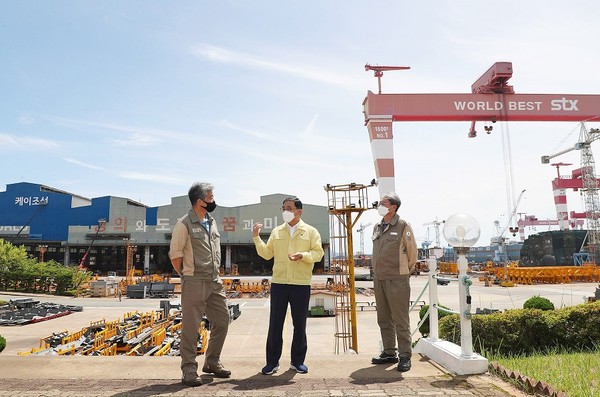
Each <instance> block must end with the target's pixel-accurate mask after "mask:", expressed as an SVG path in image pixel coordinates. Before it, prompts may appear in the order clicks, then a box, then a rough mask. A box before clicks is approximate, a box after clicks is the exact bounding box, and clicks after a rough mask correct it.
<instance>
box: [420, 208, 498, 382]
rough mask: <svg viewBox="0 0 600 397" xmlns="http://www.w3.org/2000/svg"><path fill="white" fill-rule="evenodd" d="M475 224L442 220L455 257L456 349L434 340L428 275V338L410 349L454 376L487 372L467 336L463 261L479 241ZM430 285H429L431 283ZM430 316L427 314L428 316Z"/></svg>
mask: <svg viewBox="0 0 600 397" xmlns="http://www.w3.org/2000/svg"><path fill="white" fill-rule="evenodd" d="M480 232H481V230H480V229H479V224H478V223H477V221H476V220H475V219H474V218H473V217H472V216H470V215H466V214H454V215H452V216H450V217H449V218H447V219H446V223H445V224H444V237H445V238H446V241H448V243H449V244H450V245H452V246H453V247H454V249H455V250H456V252H457V253H458V279H455V280H454V281H458V285H459V286H458V295H459V308H460V310H459V312H458V314H459V315H460V342H461V346H458V345H456V344H454V343H452V342H449V341H445V340H441V339H438V332H437V326H438V322H437V310H438V309H437V305H438V302H437V283H436V282H435V280H436V279H437V274H435V272H433V273H432V274H431V276H430V277H431V279H430V284H429V288H430V289H431V291H430V310H433V315H432V317H431V321H430V323H429V324H430V326H431V330H430V331H431V334H430V337H429V338H421V339H419V341H418V342H417V345H416V346H415V348H414V350H413V351H414V352H416V353H421V354H423V355H425V356H427V357H429V358H431V359H432V360H433V361H436V362H437V363H439V364H441V365H443V366H444V367H446V368H447V369H449V370H451V371H453V372H455V373H456V374H458V375H472V374H482V373H484V372H486V371H487V368H488V360H487V359H486V358H485V357H482V356H480V355H479V354H477V353H473V338H472V336H471V294H470V293H469V287H470V286H471V280H470V279H469V276H468V275H467V257H466V254H467V252H468V251H469V248H470V247H471V246H473V244H475V243H476V242H477V240H478V239H479V234H480ZM432 281H433V282H432ZM430 316H431V314H430Z"/></svg>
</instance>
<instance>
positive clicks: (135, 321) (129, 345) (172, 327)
mask: <svg viewBox="0 0 600 397" xmlns="http://www.w3.org/2000/svg"><path fill="white" fill-rule="evenodd" d="M177 318H178V316H177V315H172V316H169V317H167V318H165V317H164V312H163V311H158V312H155V311H152V312H147V313H141V314H140V313H138V312H129V313H126V314H124V315H123V321H119V320H118V319H117V320H115V321H111V322H107V321H105V320H99V321H92V322H90V326H89V327H86V328H83V329H81V330H79V331H76V332H73V333H68V332H67V331H64V332H61V333H54V334H52V335H50V336H48V337H45V338H41V339H40V347H39V348H33V349H31V350H30V351H26V352H19V353H18V355H21V356H26V355H47V354H52V355H55V354H58V355H78V356H81V355H86V356H87V355H102V356H116V355H127V356H142V355H145V356H162V355H173V353H171V348H172V347H173V345H174V344H176V341H177V340H178V338H179V335H180V333H181V322H180V321H177V322H176V319H177ZM198 337H199V343H198V354H204V353H205V351H206V348H207V344H208V330H207V329H206V327H205V324H204V322H202V323H201V325H200V328H199V329H198Z"/></svg>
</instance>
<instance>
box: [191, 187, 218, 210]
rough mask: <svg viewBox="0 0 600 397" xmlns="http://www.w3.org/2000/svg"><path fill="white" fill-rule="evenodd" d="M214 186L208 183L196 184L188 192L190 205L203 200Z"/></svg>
mask: <svg viewBox="0 0 600 397" xmlns="http://www.w3.org/2000/svg"><path fill="white" fill-rule="evenodd" d="M213 189H214V186H213V185H212V184H210V183H208V182H196V183H194V184H193V185H192V187H191V188H190V190H189V191H188V197H189V199H190V203H192V205H194V204H196V202H197V201H198V199H200V200H204V199H205V198H206V196H207V195H208V193H210V192H212V191H213Z"/></svg>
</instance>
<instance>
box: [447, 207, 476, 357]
mask: <svg viewBox="0 0 600 397" xmlns="http://www.w3.org/2000/svg"><path fill="white" fill-rule="evenodd" d="M480 233H481V229H480V228H479V223H477V221H476V220H475V218H473V217H472V216H471V215H467V214H454V215H452V216H450V217H449V218H448V219H447V220H446V223H445V224H444V238H445V239H446V241H448V244H450V245H451V246H452V247H454V249H455V250H456V253H457V254H458V260H457V262H456V263H457V264H458V299H459V308H460V347H461V356H462V357H464V358H471V356H473V338H472V336H471V294H470V292H469V287H470V286H471V279H470V278H469V276H468V275H467V269H468V263H467V257H466V255H467V252H469V248H471V247H472V246H473V245H474V244H475V243H476V242H477V240H478V239H479V235H480Z"/></svg>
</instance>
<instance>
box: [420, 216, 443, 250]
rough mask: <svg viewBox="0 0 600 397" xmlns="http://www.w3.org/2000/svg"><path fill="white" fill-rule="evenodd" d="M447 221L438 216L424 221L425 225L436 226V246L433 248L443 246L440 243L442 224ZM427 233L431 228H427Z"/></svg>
mask: <svg viewBox="0 0 600 397" xmlns="http://www.w3.org/2000/svg"><path fill="white" fill-rule="evenodd" d="M445 222H446V221H445V220H444V221H438V218H437V216H436V217H435V220H434V221H431V222H427V223H424V224H423V226H431V225H433V226H434V227H435V246H434V247H433V248H442V247H441V245H440V225H442V224H444V223H445ZM427 233H429V228H427ZM427 239H428V240H429V235H427Z"/></svg>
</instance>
